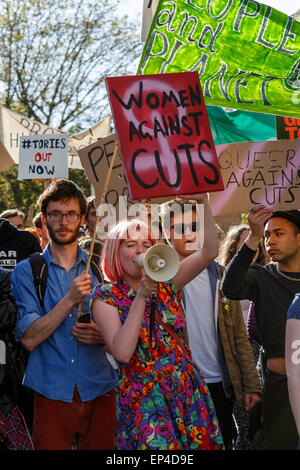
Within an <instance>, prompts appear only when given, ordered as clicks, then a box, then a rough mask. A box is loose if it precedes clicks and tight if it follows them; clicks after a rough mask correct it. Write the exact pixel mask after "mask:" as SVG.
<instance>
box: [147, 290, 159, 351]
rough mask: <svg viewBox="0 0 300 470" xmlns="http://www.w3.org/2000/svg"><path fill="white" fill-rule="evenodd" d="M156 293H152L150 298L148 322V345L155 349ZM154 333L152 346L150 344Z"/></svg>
mask: <svg viewBox="0 0 300 470" xmlns="http://www.w3.org/2000/svg"><path fill="white" fill-rule="evenodd" d="M156 298H157V297H156V294H152V300H151V311H150V323H149V338H150V346H151V348H152V349H153V350H154V349H156V345H157V336H156V330H155V309H156ZM153 333H154V347H153V346H152V337H153Z"/></svg>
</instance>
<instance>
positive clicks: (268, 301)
mask: <svg viewBox="0 0 300 470" xmlns="http://www.w3.org/2000/svg"><path fill="white" fill-rule="evenodd" d="M248 223H249V227H250V233H249V235H248V237H247V239H246V240H245V242H244V244H243V245H242V247H241V248H240V250H239V251H238V252H237V253H236V255H235V256H234V257H233V259H232V260H231V262H230V263H229V264H228V266H227V268H226V270H225V273H224V277H223V279H222V283H221V290H222V292H223V294H224V295H225V296H226V297H228V298H230V299H234V300H242V299H248V300H251V301H252V302H254V304H255V312H256V318H257V326H258V330H259V334H260V337H261V343H262V347H263V350H264V356H265V359H266V364H267V369H266V377H265V382H264V387H263V400H262V408H263V422H264V430H265V442H266V449H267V450H296V449H297V444H298V433H297V428H296V424H295V420H294V417H293V413H292V410H291V406H290V401H289V394H288V385H287V375H286V367H285V331H286V321H287V311H288V309H289V306H290V304H291V303H292V301H293V299H294V297H295V294H296V293H297V292H300V212H299V211H297V210H291V211H275V212H273V211H272V210H271V209H270V208H268V207H266V206H265V205H258V206H255V207H254V208H253V209H251V211H250V213H249V214H248ZM262 238H264V241H265V246H266V249H267V252H268V255H269V257H270V259H271V261H272V263H270V264H267V265H265V266H260V265H258V264H253V265H251V262H252V259H253V257H254V254H255V252H256V250H257V247H258V244H259V241H260V240H261V239H262Z"/></svg>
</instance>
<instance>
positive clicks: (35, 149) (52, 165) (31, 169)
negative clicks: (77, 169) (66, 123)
mask: <svg viewBox="0 0 300 470" xmlns="http://www.w3.org/2000/svg"><path fill="white" fill-rule="evenodd" d="M67 177H68V135H67V134H57V135H55V134H49V135H26V136H21V137H20V151H19V171H18V179H19V180H28V179H31V180H32V179H53V178H67Z"/></svg>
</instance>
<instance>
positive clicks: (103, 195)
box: [77, 142, 119, 318]
mask: <svg viewBox="0 0 300 470" xmlns="http://www.w3.org/2000/svg"><path fill="white" fill-rule="evenodd" d="M118 148H119V146H118V142H117V143H116V146H115V149H114V153H113V157H112V160H111V164H110V167H109V170H108V173H107V175H106V179H105V183H104V188H103V192H102V197H101V201H100V205H102V204H103V203H104V201H105V196H106V192H107V188H108V185H109V180H110V178H111V173H112V169H113V166H114V164H115V159H116V156H117V153H118ZM96 209H97V208H96ZM100 219H101V216H99V215H97V217H96V223H95V227H94V232H93V236H92V240H91V245H90V250H89V257H88V261H87V264H86V268H85V274H88V272H89V269H90V264H91V260H92V256H93V251H94V245H95V240H96V235H97V228H98V224H99V221H100ZM81 308H82V302H81V303H80V304H79V307H78V312H77V318H79V317H80V316H81V315H82V312H81Z"/></svg>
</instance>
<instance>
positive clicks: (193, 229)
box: [170, 222, 200, 235]
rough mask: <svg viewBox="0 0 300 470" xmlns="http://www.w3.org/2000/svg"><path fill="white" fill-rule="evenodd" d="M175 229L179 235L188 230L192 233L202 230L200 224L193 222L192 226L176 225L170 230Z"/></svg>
mask: <svg viewBox="0 0 300 470" xmlns="http://www.w3.org/2000/svg"><path fill="white" fill-rule="evenodd" d="M171 228H173V229H174V230H175V232H176V233H178V235H182V234H183V233H185V231H186V229H187V228H189V229H190V231H191V232H198V231H199V230H200V223H199V222H191V223H190V224H176V225H171V226H170V229H171Z"/></svg>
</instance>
